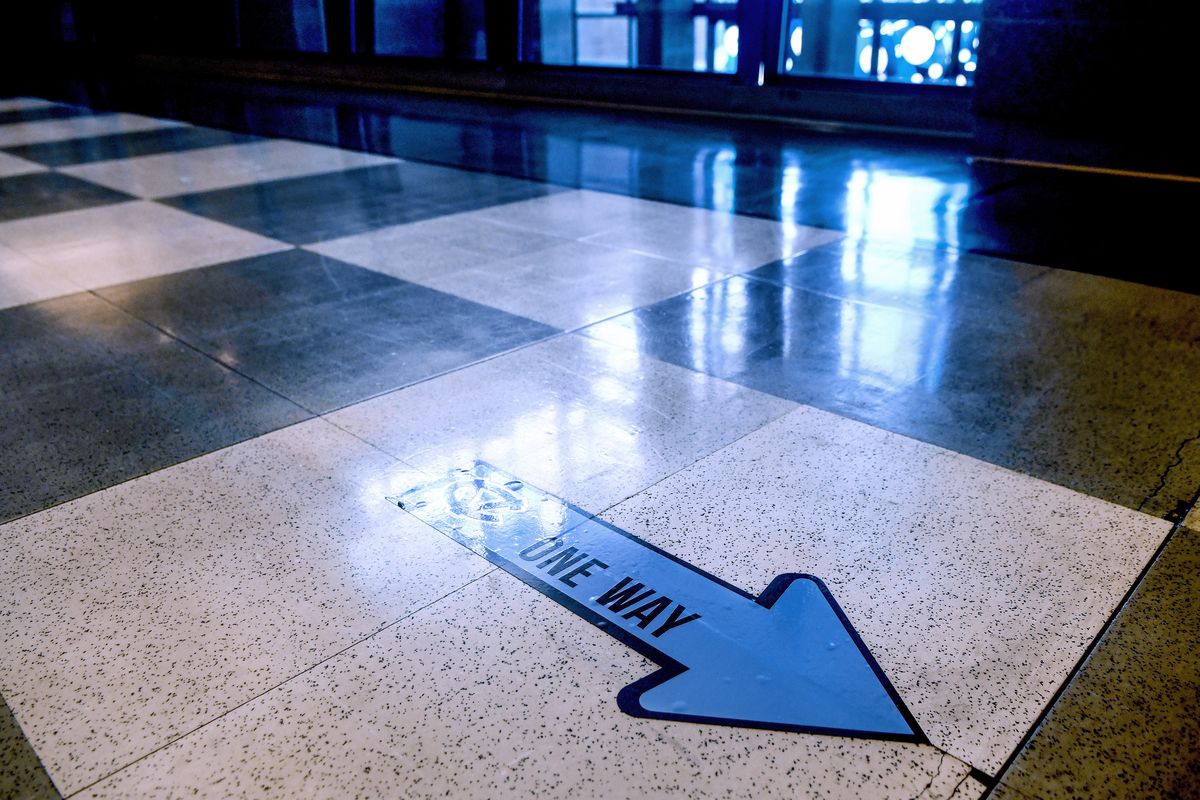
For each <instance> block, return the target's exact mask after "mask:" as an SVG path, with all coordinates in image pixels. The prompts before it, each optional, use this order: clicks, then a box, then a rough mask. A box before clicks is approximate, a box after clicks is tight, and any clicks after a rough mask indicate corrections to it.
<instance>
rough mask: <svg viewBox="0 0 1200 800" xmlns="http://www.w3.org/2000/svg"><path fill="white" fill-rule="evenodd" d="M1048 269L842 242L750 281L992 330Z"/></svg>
mask: <svg viewBox="0 0 1200 800" xmlns="http://www.w3.org/2000/svg"><path fill="white" fill-rule="evenodd" d="M1046 271H1047V270H1046V268H1045V267H1038V266H1034V265H1031V264H1021V263H1018V262H1013V261H1004V260H1001V259H998V258H989V257H987V256H980V255H975V254H973V253H966V252H961V251H958V250H954V249H940V250H939V249H935V248H926V247H917V248H914V247H903V246H899V245H889V244H886V243H884V244H881V243H877V242H871V241H866V240H863V239H849V238H847V239H842V240H840V241H837V242H833V243H831V244H828V245H825V246H823V247H817V248H814V249H812V250H809V251H807V252H805V253H802V254H800V255H798V256H795V257H793V258H789V259H783V260H780V261H774V262H772V263H770V264H767V265H765V266H762V267H760V268H758V269H756V270H754V271H753V272H751V273H750V275H751V277H754V278H760V279H762V280H765V281H770V282H772V283H777V284H779V285H781V286H791V287H795V288H798V289H807V290H809V291H812V292H816V293H818V294H824V295H829V296H830V297H840V298H845V299H847V300H855V301H858V302H862V303H871V304H874V305H883V306H888V307H891V308H900V309H904V310H906V311H915V312H918V313H925V314H930V315H937V316H939V317H949V318H950V319H963V318H970V319H975V320H979V321H983V322H987V323H993V324H995V325H997V326H1000V325H1005V324H1011V323H1014V322H1017V321H1018V320H1019V314H1020V309H1019V308H1018V307H1017V304H1016V302H1015V300H1014V297H1015V295H1016V294H1017V292H1018V291H1019V290H1020V288H1021V287H1022V286H1023V285H1025V284H1027V283H1028V282H1029V281H1031V280H1033V279H1034V278H1036V277H1038V276H1039V275H1042V274H1043V273H1045V272H1046Z"/></svg>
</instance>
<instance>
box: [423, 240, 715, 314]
mask: <svg viewBox="0 0 1200 800" xmlns="http://www.w3.org/2000/svg"><path fill="white" fill-rule="evenodd" d="M719 277H720V275H719V274H718V273H715V272H712V271H710V270H707V269H702V268H700V267H696V266H693V265H691V264H688V263H685V262H679V261H671V260H668V259H665V258H657V257H654V256H646V255H643V254H641V253H638V252H635V251H630V250H617V249H613V248H608V247H597V246H595V245H590V244H588V243H587V242H568V243H566V244H562V245H559V246H557V247H551V248H547V249H545V250H541V251H538V252H536V253H533V254H530V255H520V256H514V257H512V258H506V259H502V260H500V261H497V262H494V263H491V264H487V265H480V266H478V267H476V268H473V269H465V270H462V271H461V272H455V273H453V274H450V275H446V274H439V275H437V276H435V277H432V278H429V279H427V280H426V281H424V282H425V283H426V284H428V285H429V286H432V287H434V288H435V289H441V290H442V291H446V292H451V293H453V294H456V295H459V296H460V297H466V298H469V299H472V300H476V301H477V302H480V303H487V304H489V305H493V306H495V307H497V308H502V309H504V310H506V311H510V312H512V313H514V314H524V315H525V316H529V317H532V318H533V319H537V320H540V321H542V322H545V323H547V324H550V325H555V326H557V327H559V328H564V329H567V328H577V327H580V326H583V325H588V324H590V323H593V322H598V321H599V320H602V319H606V318H607V317H611V316H614V315H616V314H621V313H624V312H626V311H629V310H631V309H634V308H638V307H639V306H642V305H645V304H648V303H653V302H656V301H658V300H661V299H663V298H666V297H671V296H673V295H676V294H679V293H681V292H686V291H688V290H689V289H693V288H695V287H697V286H704V285H705V284H708V283H711V282H713V281H715V280H717V279H718V278H719Z"/></svg>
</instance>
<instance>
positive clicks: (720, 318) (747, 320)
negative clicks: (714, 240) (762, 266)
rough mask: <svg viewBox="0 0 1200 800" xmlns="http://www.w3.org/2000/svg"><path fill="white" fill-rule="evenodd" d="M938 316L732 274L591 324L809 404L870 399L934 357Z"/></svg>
mask: <svg viewBox="0 0 1200 800" xmlns="http://www.w3.org/2000/svg"><path fill="white" fill-rule="evenodd" d="M938 331H939V323H938V322H937V321H936V320H934V319H932V318H930V317H926V316H923V315H920V314H914V313H910V312H907V311H903V310H900V309H895V308H887V307H884V306H878V305H871V304H865V303H857V302H851V301H846V300H841V299H838V298H831V297H826V296H824V295H820V294H816V293H813V292H809V291H805V290H801V289H793V288H790V287H785V286H779V285H777V284H774V283H769V282H766V281H760V280H751V279H748V278H744V277H733V278H729V279H727V280H724V281H720V282H718V283H715V284H712V285H710V286H706V287H704V288H701V289H697V290H696V291H694V292H690V293H688V294H685V295H680V296H678V297H674V298H671V299H669V300H665V301H663V302H661V303H657V304H655V305H653V306H649V307H647V308H644V309H640V310H638V311H635V312H632V313H630V314H626V315H623V316H621V317H618V318H616V319H614V320H610V321H608V322H604V323H601V324H599V325H596V326H593V327H591V328H587V329H586V331H585V332H586V333H587V334H588V335H589V336H592V337H593V338H598V339H602V340H605V341H610V342H613V343H615V344H628V343H636V344H637V346H638V347H639V348H641V349H642V350H643V351H644V352H646V353H649V354H650V355H653V356H654V357H656V358H660V359H662V360H664V361H669V362H671V363H674V364H679V365H681V366H685V367H690V368H691V369H694V370H697V371H700V372H705V373H707V374H709V375H715V376H717V377H719V378H725V379H727V380H732V381H735V382H738V383H742V384H744V385H747V386H752V387H753V388H756V389H759V390H760V391H766V392H770V393H772V394H776V395H779V396H781V397H787V398H788V399H792V400H797V401H799V402H804V403H814V404H818V405H826V406H828V405H831V404H836V403H837V402H839V401H845V402H848V403H851V404H854V403H870V402H871V401H872V398H875V399H879V398H882V397H884V396H885V395H886V393H888V392H892V391H895V390H898V389H900V388H902V387H904V386H907V385H909V384H911V383H912V382H913V381H916V380H918V379H919V378H920V377H921V376H922V375H924V374H925V373H926V372H928V371H929V370H930V369H932V368H933V367H934V366H935V364H934V363H933V361H932V356H931V354H936V347H935V345H936V341H935V340H936V337H937V334H938Z"/></svg>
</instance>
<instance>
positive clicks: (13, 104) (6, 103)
mask: <svg viewBox="0 0 1200 800" xmlns="http://www.w3.org/2000/svg"><path fill="white" fill-rule="evenodd" d="M55 105H58V103H53V102H51V101H49V100H46V99H43V98H41V97H4V98H0V111H14V110H19V109H26V108H47V107H49V106H55Z"/></svg>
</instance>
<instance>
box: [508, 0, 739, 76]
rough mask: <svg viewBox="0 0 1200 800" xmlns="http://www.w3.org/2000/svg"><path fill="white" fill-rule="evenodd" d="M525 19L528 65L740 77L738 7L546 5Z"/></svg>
mask: <svg viewBox="0 0 1200 800" xmlns="http://www.w3.org/2000/svg"><path fill="white" fill-rule="evenodd" d="M524 12H525V13H524V19H523V23H524V24H523V26H522V39H523V41H522V54H523V58H524V60H526V61H535V62H540V63H543V64H563V65H578V66H593V67H627V68H650V69H669V70H681V71H689V72H724V73H732V72H736V71H737V58H738V24H737V15H738V3H737V0H717V1H716V2H699V0H632V1H631V2H619V1H618V0H543V2H532V3H526V4H525V5H524Z"/></svg>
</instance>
